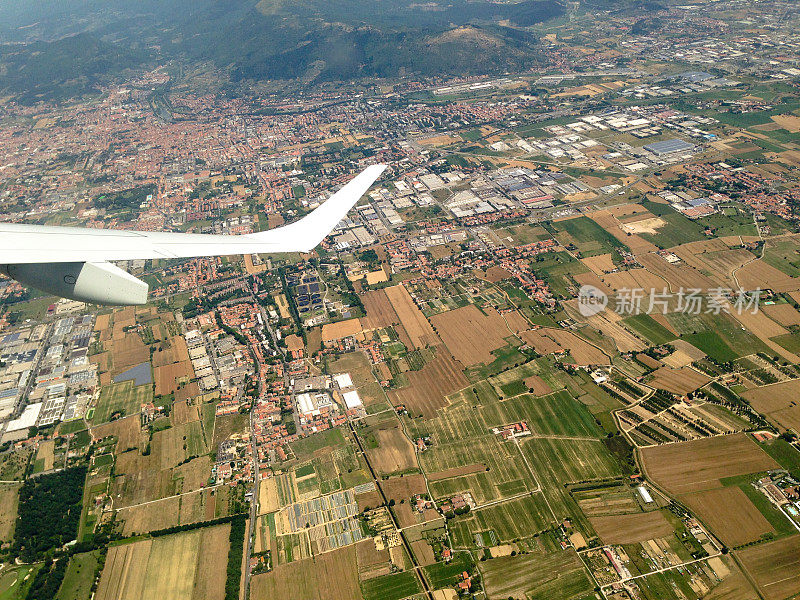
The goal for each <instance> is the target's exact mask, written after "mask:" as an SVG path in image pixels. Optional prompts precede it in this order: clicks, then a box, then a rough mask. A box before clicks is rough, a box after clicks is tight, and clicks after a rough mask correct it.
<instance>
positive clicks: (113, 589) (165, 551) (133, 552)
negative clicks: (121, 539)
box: [95, 524, 230, 600]
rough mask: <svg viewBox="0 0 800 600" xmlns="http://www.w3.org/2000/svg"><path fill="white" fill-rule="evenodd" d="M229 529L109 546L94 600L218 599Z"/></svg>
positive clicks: (221, 595) (222, 585)
mask: <svg viewBox="0 0 800 600" xmlns="http://www.w3.org/2000/svg"><path fill="white" fill-rule="evenodd" d="M229 536H230V525H227V524H226V525H217V526H215V527H208V528H204V529H195V530H193V531H186V532H183V533H177V534H174V535H165V536H162V537H158V538H154V539H150V540H143V541H141V542H134V543H132V544H124V545H121V546H112V547H111V548H110V549H109V551H108V556H107V558H106V563H105V567H104V569H103V573H102V575H101V577H100V584H99V586H98V588H97V595H96V596H95V597H96V598H97V600H150V599H152V598H164V599H166V598H169V600H222V599H223V598H224V597H225V576H226V569H227V565H228V546H229V543H228V538H229Z"/></svg>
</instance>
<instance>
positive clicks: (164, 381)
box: [153, 360, 194, 396]
mask: <svg viewBox="0 0 800 600" xmlns="http://www.w3.org/2000/svg"><path fill="white" fill-rule="evenodd" d="M153 373H154V375H155V382H156V395H157V396H166V395H167V394H172V393H174V392H177V391H178V388H179V387H180V386H181V385H182V384H186V383H188V382H189V380H190V379H192V378H193V377H194V369H193V368H192V363H191V362H190V361H188V360H186V361H183V362H179V363H172V364H169V365H164V366H162V367H155V369H153Z"/></svg>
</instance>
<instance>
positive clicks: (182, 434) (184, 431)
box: [151, 421, 208, 469]
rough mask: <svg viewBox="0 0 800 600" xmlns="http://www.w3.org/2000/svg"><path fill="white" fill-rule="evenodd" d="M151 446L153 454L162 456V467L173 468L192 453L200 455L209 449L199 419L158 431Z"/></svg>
mask: <svg viewBox="0 0 800 600" xmlns="http://www.w3.org/2000/svg"><path fill="white" fill-rule="evenodd" d="M151 448H152V454H153V455H154V456H157V457H160V459H161V468H162V469H171V468H172V467H174V466H177V465H178V464H180V463H181V462H183V461H184V460H186V459H187V458H189V456H191V455H195V456H200V455H201V454H205V453H206V452H207V451H208V448H207V445H206V443H205V439H204V438H203V433H202V428H201V424H200V422H199V421H192V422H189V423H186V424H184V425H174V426H172V427H170V428H169V429H164V430H163V431H156V432H155V433H154V434H153V438H152V443H151Z"/></svg>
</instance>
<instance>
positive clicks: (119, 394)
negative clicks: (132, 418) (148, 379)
mask: <svg viewBox="0 0 800 600" xmlns="http://www.w3.org/2000/svg"><path fill="white" fill-rule="evenodd" d="M152 400H153V386H151V385H140V386H134V385H133V381H123V382H121V383H112V384H111V385H107V386H105V387H104V388H102V389H101V390H100V398H99V399H98V400H97V406H96V407H95V410H94V414H93V415H92V424H93V425H99V424H100V423H107V422H108V421H110V420H111V416H112V415H119V416H128V415H134V414H138V413H139V411H140V409H141V407H142V404H147V403H148V402H152Z"/></svg>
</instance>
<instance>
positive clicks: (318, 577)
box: [101, 546, 363, 600]
mask: <svg viewBox="0 0 800 600" xmlns="http://www.w3.org/2000/svg"><path fill="white" fill-rule="evenodd" d="M287 590H292V594H291V597H293V598H302V599H303V600H362V599H363V596H362V595H361V587H360V586H359V584H358V564H357V562H356V549H355V546H346V547H344V548H340V549H338V550H334V551H333V552H326V553H324V554H320V555H319V556H316V557H314V558H307V559H304V560H298V561H295V562H291V563H288V564H284V565H278V566H277V567H275V569H274V570H272V571H270V572H269V573H264V574H261V575H256V576H255V577H253V578H252V579H251V580H250V598H251V599H252V600H275V599H276V598H285V597H287V596H286V592H287ZM101 600H102V599H101Z"/></svg>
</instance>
